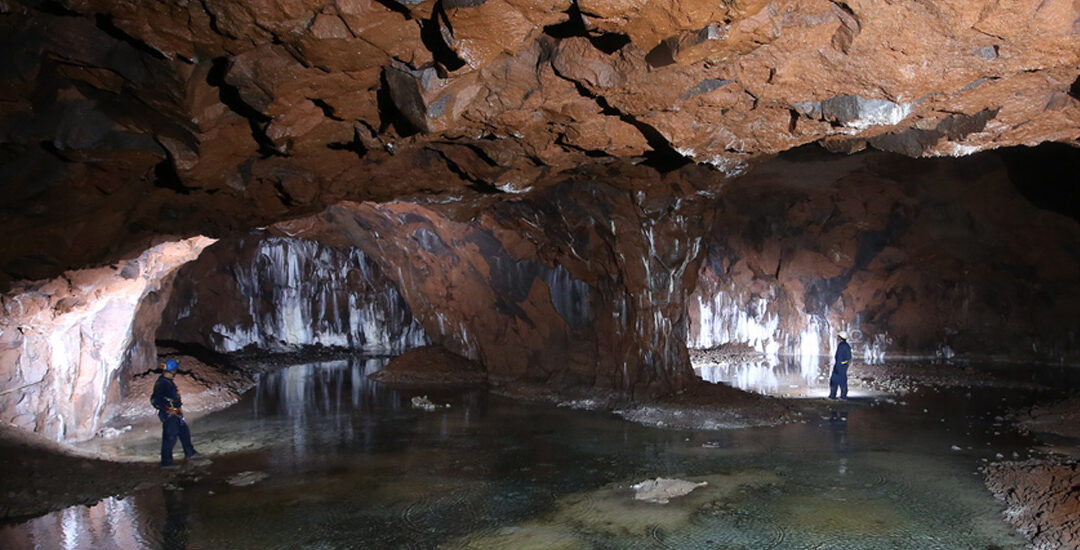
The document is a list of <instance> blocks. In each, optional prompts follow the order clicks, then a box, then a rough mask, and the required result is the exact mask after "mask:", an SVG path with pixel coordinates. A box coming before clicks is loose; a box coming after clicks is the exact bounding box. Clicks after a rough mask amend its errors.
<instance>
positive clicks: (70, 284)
mask: <svg viewBox="0 0 1080 550" xmlns="http://www.w3.org/2000/svg"><path fill="white" fill-rule="evenodd" d="M214 242H215V239H210V238H206V237H202V236H199V237H192V238H190V239H185V240H181V241H176V242H166V243H162V244H159V245H157V246H154V247H152V248H150V249H147V250H146V251H145V252H143V253H142V255H140V256H139V257H138V258H137V259H134V260H128V261H124V262H121V263H119V264H117V265H115V266H108V267H103V268H94V269H84V270H79V271H69V272H66V273H65V274H64V275H63V276H61V277H58V278H56V279H53V280H51V281H36V282H21V283H16V284H15V285H13V287H12V289H11V290H10V291H9V293H8V294H6V295H4V296H3V297H0V302H2V304H3V308H2V310H0V373H2V374H3V376H0V420H3V421H6V422H10V423H13V424H15V425H16V426H19V427H20V428H24V429H27V430H31V431H35V432H38V433H41V434H43V435H45V436H47V437H50V438H53V439H56V440H63V439H70V440H78V439H86V438H89V437H91V436H93V434H94V433H95V432H97V431H98V429H99V428H100V427H101V426H102V424H103V423H104V421H106V420H107V418H105V405H106V401H107V397H108V395H109V392H110V389H111V388H112V387H113V384H114V383H115V382H116V376H117V373H118V371H120V370H121V368H122V367H124V365H125V362H126V361H128V360H129V357H131V355H129V350H130V348H131V347H132V345H133V343H134V342H133V340H134V337H133V324H134V321H135V313H136V310H137V309H138V307H139V304H140V302H141V301H142V300H143V298H145V297H146V296H147V295H148V294H150V293H151V292H160V291H161V290H162V286H163V285H164V284H165V283H166V282H167V280H168V276H169V275H170V274H171V273H172V272H173V271H174V270H176V269H177V268H179V267H180V266H181V265H183V264H185V263H187V262H190V261H192V260H194V259H195V258H197V257H198V256H199V254H200V253H201V252H202V250H203V249H204V248H205V247H207V246H208V245H210V244H212V243H214ZM138 367H139V368H140V369H146V368H150V367H153V365H138Z"/></svg>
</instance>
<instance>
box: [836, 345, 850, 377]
mask: <svg viewBox="0 0 1080 550" xmlns="http://www.w3.org/2000/svg"><path fill="white" fill-rule="evenodd" d="M849 365H851V345H850V344H848V343H847V340H843V341H841V342H840V345H838V346H836V362H835V363H833V368H832V369H833V376H834V377H836V378H838V379H839V380H845V381H846V380H847V368H848V366H849Z"/></svg>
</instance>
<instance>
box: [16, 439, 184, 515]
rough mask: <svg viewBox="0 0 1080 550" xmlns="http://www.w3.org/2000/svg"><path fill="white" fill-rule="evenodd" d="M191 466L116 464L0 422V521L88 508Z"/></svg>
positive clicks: (178, 474) (157, 482)
mask: <svg viewBox="0 0 1080 550" xmlns="http://www.w3.org/2000/svg"><path fill="white" fill-rule="evenodd" d="M195 468H196V466H195V465H194V464H192V465H185V466H181V468H179V469H171V470H163V469H162V468H161V467H160V466H159V465H158V464H157V461H156V460H154V461H153V462H125V463H117V462H114V461H111V460H108V459H107V457H104V456H99V455H95V454H92V453H86V452H80V451H77V450H75V449H73V448H71V447H68V446H65V445H61V444H59V443H56V442H54V441H50V440H48V439H45V438H43V437H40V436H37V435H35V434H32V433H29V432H26V431H24V430H21V429H19V428H16V427H14V426H11V425H7V424H0V471H3V472H4V475H2V476H0V495H3V498H0V525H2V524H11V523H18V522H21V521H25V520H27V519H30V518H33V517H36V516H40V515H42V514H45V513H48V512H51V511H54V510H60V509H63V508H67V507H68V506H73V505H76V504H84V505H87V506H90V505H92V504H94V503H96V502H97V501H99V500H101V499H103V498H106V497H109V496H117V495H126V494H129V493H132V492H134V491H137V490H139V489H145V488H148V487H154V486H157V485H161V484H163V483H168V482H171V481H174V480H176V479H177V478H181V477H185V476H190V475H191V473H192V470H193V469H195Z"/></svg>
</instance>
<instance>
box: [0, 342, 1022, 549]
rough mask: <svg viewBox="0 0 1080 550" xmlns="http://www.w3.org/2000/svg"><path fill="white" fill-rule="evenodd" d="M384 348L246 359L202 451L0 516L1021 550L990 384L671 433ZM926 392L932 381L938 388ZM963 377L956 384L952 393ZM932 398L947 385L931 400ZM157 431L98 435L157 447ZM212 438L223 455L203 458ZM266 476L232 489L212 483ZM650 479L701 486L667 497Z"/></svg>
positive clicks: (388, 536)
mask: <svg viewBox="0 0 1080 550" xmlns="http://www.w3.org/2000/svg"><path fill="white" fill-rule="evenodd" d="M384 362H385V360H384V359H362V358H356V359H349V360H339V361H328V362H322V363H311V364H304V365H296V366H292V367H289V368H286V369H283V370H281V371H278V372H273V373H270V374H266V375H263V376H262V377H261V379H260V380H259V382H258V385H257V387H256V389H255V390H253V391H251V392H249V393H248V394H246V395H245V397H244V398H243V399H242V400H241V402H239V403H238V404H236V405H234V406H233V407H230V408H229V409H226V410H224V411H221V412H218V413H214V414H212V415H209V416H206V417H203V418H199V419H195V420H192V422H191V427H192V434H193V439H194V442H195V445H196V447H197V448H199V449H200V451H202V452H204V453H209V454H212V455H216V456H213V458H214V462H213V464H211V465H209V466H207V467H205V468H201V469H200V468H191V469H190V470H185V474H184V475H183V476H182V479H181V480H180V481H179V482H176V483H173V484H170V485H167V486H166V487H165V488H160V487H159V488H154V489H149V490H145V491H141V492H137V493H135V494H132V495H127V496H124V497H122V498H108V499H105V500H103V501H101V502H100V503H98V504H97V505H95V506H93V507H89V508H87V507H84V506H76V507H72V508H69V509H66V510H62V511H59V512H55V513H52V514H48V515H46V516H43V517H40V518H37V519H34V520H31V521H29V522H26V523H24V524H21V525H17V526H12V527H7V528H4V529H3V530H0V541H3V542H4V543H5V545H7V546H9V547H13V548H50V549H51V548H96V549H112V548H118V549H129V548H185V547H186V548H259V549H268V548H515V549H519V548H544V549H550V548H600V549H606V548H611V549H616V548H618V549H622V548H680V549H681V548H691V549H692V548H714V549H715V548H731V549H734V548H748V549H757V548H784V549H789V548H790V549H799V548H806V549H811V548H837V549H842V548H860V549H867V548H874V549H881V548H919V549H934V548H941V549H965V548H970V549H980V550H984V549H990V548H1023V547H1024V546H1025V543H1024V541H1023V540H1022V539H1021V538H1020V537H1018V536H1017V535H1015V534H1014V533H1013V531H1012V529H1011V528H1010V527H1009V526H1008V525H1007V524H1005V522H1004V521H1003V520H1002V518H1001V506H1000V505H999V504H998V503H997V502H996V501H995V500H994V498H993V497H992V496H991V495H990V493H989V492H988V491H987V490H986V489H985V488H984V486H983V483H982V477H981V476H980V475H979V474H978V472H977V468H978V466H979V465H980V464H983V463H984V461H985V460H988V459H994V458H996V457H997V455H999V454H1000V455H1001V456H1006V457H1011V456H1012V453H1024V452H1026V451H1024V450H1023V449H1026V448H1027V446H1028V445H1029V443H1030V442H1029V441H1027V440H1025V439H1023V438H1021V437H1020V436H1018V435H1016V434H1014V433H1012V432H1010V431H1008V430H1007V429H1006V428H1004V427H1003V426H1002V425H1001V422H1000V419H998V420H995V416H997V415H1000V414H1001V412H1002V411H1003V410H1004V409H1005V408H1006V407H1008V406H1010V405H1012V404H1015V402H1016V401H1015V400H1018V399H1022V396H1020V397H1018V396H1015V395H1012V394H1011V393H1010V392H1008V391H1006V390H995V389H982V390H977V389H971V390H963V391H962V392H961V393H957V394H955V395H944V396H943V395H940V394H937V393H935V392H934V391H933V390H925V391H922V392H919V393H917V394H913V395H909V396H907V397H905V398H904V403H906V404H888V403H885V402H884V401H878V400H873V399H870V398H862V399H854V400H850V401H848V402H843V403H825V402H808V405H807V409H806V411H807V412H806V413H805V414H804V418H805V420H804V421H803V422H800V423H795V424H788V425H784V426H779V427H769V428H752V429H741V430H726V431H711V432H688V431H676V430H660V429H653V428H647V427H643V426H639V425H636V424H632V423H629V422H626V421H623V420H620V419H618V418H615V417H613V416H611V415H608V414H604V413H595V412H584V411H576V410H570V409H565V408H558V407H554V406H545V405H531V404H526V405H523V404H519V403H515V402H512V401H509V400H506V399H503V398H498V397H493V396H489V395H486V394H484V393H480V392H472V393H461V392H458V393H450V394H446V395H430V396H429V397H430V398H431V400H432V401H433V402H435V403H437V404H439V405H449V407H439V408H437V409H436V410H434V411H425V410H420V409H414V408H412V407H411V406H410V404H409V403H410V398H411V397H413V395H411V394H400V393H398V392H393V391H389V390H387V389H385V388H383V387H382V386H380V385H378V384H376V383H374V382H371V381H369V380H368V379H367V374H369V373H371V372H374V371H375V370H377V369H379V368H381V367H382V365H383V364H384ZM942 391H944V390H942ZM968 392H973V393H968ZM943 397H944V399H943ZM159 434H160V431H159V429H158V431H155V430H154V429H153V427H148V428H145V429H143V428H139V429H134V430H131V431H129V432H127V433H125V434H123V435H122V436H120V437H118V438H115V439H112V440H108V441H104V442H98V444H99V445H102V446H107V447H109V449H110V450H112V451H116V452H121V453H122V454H126V455H129V456H132V457H141V458H143V459H148V460H154V458H155V454H156V450H157V446H158V445H159V444H160V443H159V440H158V439H157V438H158V436H159ZM222 453H226V454H222ZM243 472H258V473H265V474H266V475H267V477H266V478H265V479H263V480H261V481H258V482H256V483H254V484H252V485H248V486H234V485H231V484H229V483H228V480H229V479H230V478H233V477H234V476H236V475H238V474H241V473H243ZM656 477H666V478H678V479H686V480H690V481H695V482H705V483H706V485H704V486H702V487H700V488H698V489H695V490H694V491H692V492H691V493H689V494H688V495H686V496H682V497H677V498H674V499H672V500H671V501H670V502H669V503H667V504H656V503H651V502H644V501H638V500H635V499H634V492H633V491H632V490H631V489H630V488H629V487H630V486H631V485H633V484H636V483H639V482H641V481H644V480H647V479H653V478H656Z"/></svg>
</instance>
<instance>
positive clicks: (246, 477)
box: [226, 471, 270, 487]
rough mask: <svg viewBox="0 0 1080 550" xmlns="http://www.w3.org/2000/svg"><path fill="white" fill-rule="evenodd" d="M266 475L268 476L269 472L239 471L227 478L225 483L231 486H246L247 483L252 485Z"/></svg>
mask: <svg viewBox="0 0 1080 550" xmlns="http://www.w3.org/2000/svg"><path fill="white" fill-rule="evenodd" d="M268 477H270V474H268V473H266V472H252V471H248V472H240V473H239V474H236V475H234V476H232V477H230V478H229V479H227V480H226V483H228V484H229V485H232V486H233V487H247V486H249V485H254V484H256V483H258V482H260V481H262V480H264V479H266V478H268Z"/></svg>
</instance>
